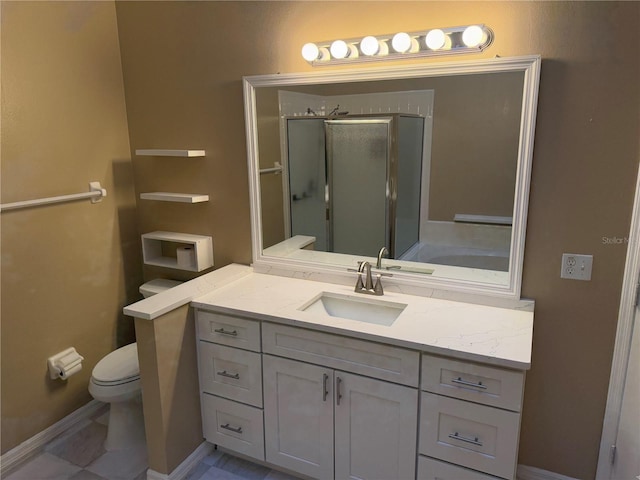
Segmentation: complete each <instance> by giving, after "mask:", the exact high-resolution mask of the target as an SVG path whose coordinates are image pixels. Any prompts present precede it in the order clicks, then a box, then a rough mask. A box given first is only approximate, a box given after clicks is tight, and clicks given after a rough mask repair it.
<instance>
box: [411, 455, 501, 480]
mask: <svg viewBox="0 0 640 480" xmlns="http://www.w3.org/2000/svg"><path fill="white" fill-rule="evenodd" d="M416 478H417V480H497V478H496V477H492V476H490V475H485V474H484V473H480V472H476V471H475V470H469V469H468V468H463V467H459V466H457V465H451V464H450V463H445V462H440V461H439V460H434V459H433V458H427V457H423V456H422V455H420V456H419V457H418V476H417V477H416Z"/></svg>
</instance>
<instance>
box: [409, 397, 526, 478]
mask: <svg viewBox="0 0 640 480" xmlns="http://www.w3.org/2000/svg"><path fill="white" fill-rule="evenodd" d="M420 415H421V417H420V453H422V454H424V455H428V456H430V457H435V458H439V459H442V460H445V461H447V462H452V463H456V464H458V465H462V466H465V467H469V468H472V469H474V470H480V471H481V472H485V473H489V474H491V475H496V476H498V477H503V478H508V479H511V478H514V475H515V469H516V458H517V453H518V435H519V432H520V415H519V414H518V413H515V412H508V411H506V410H499V409H497V408H493V407H487V406H484V405H477V404H475V403H470V402H465V401H462V400H456V399H453V398H448V397H443V396H440V395H434V394H432V393H426V392H423V393H422V400H421V413H420Z"/></svg>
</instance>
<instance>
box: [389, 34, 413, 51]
mask: <svg viewBox="0 0 640 480" xmlns="http://www.w3.org/2000/svg"><path fill="white" fill-rule="evenodd" d="M391 46H392V47H393V49H394V50H395V51H396V52H399V53H404V52H406V51H408V50H409V49H410V48H411V37H410V36H409V34H408V33H405V32H400V33H396V34H395V35H394V36H393V38H392V39H391Z"/></svg>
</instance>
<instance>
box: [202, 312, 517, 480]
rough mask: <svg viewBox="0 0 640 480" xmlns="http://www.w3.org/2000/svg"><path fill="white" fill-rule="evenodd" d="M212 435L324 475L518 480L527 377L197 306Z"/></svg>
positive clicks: (205, 411) (207, 431)
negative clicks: (517, 468)
mask: <svg viewBox="0 0 640 480" xmlns="http://www.w3.org/2000/svg"><path fill="white" fill-rule="evenodd" d="M196 321H197V334H198V360H199V375H200V391H201V400H202V402H201V403H202V417H203V430H204V435H205V438H206V439H207V440H208V441H209V442H211V443H214V444H217V445H220V446H223V447H226V448H228V449H230V450H232V451H235V452H238V453H240V454H243V455H246V456H249V457H251V458H255V459H257V460H261V461H266V462H267V463H268V464H270V465H274V466H280V467H282V468H285V469H287V470H290V471H292V472H297V473H299V474H302V475H306V476H308V477H311V478H318V479H334V478H335V479H340V480H342V479H380V478H385V479H399V480H404V479H417V480H436V479H439V480H467V479H468V480H490V479H494V480H496V479H497V480H499V479H507V480H512V479H514V478H515V470H516V464H517V452H518V438H519V429H520V411H521V407H522V398H523V389H524V372H522V371H518V370H511V369H508V368H502V367H497V366H491V365H486V364H481V363H475V362H470V361H465V360H456V359H451V358H448V357H443V356H439V355H432V354H427V353H424V352H419V351H417V350H412V349H408V348H402V347H398V346H394V345H387V344H383V343H378V342H373V341H368V340H363V339H357V338H352V337H348V336H343V335H336V334H333V333H326V332H321V331H317V330H311V329H307V328H301V327H293V326H289V325H283V324H280V323H274V322H270V321H258V320H251V319H247V318H242V317H238V316H233V315H226V314H219V313H215V312H212V311H207V310H204V309H202V308H198V309H197V310H196Z"/></svg>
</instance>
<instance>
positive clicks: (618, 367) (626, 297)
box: [596, 169, 640, 479]
mask: <svg viewBox="0 0 640 480" xmlns="http://www.w3.org/2000/svg"><path fill="white" fill-rule="evenodd" d="M639 277H640V169H639V170H638V180H637V182H636V194H635V200H634V203H633V213H632V216H631V227H630V230H629V243H628V245H627V260H626V264H625V267H624V277H623V281H622V296H621V299H620V311H619V314H618V329H617V331H616V342H615V347H614V350H613V361H612V363H611V376H610V377H609V393H608V395H607V407H606V409H605V413H604V421H603V426H602V436H601V437H600V454H599V455H598V469H597V472H596V478H602V479H608V478H610V476H611V461H610V455H611V453H610V451H611V446H612V445H614V444H615V442H616V437H617V436H618V424H619V422H620V413H621V410H622V394H623V393H624V384H625V381H626V377H627V364H628V360H629V354H630V352H631V334H632V332H633V318H634V314H635V300H636V285H637V282H638V281H639Z"/></svg>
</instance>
